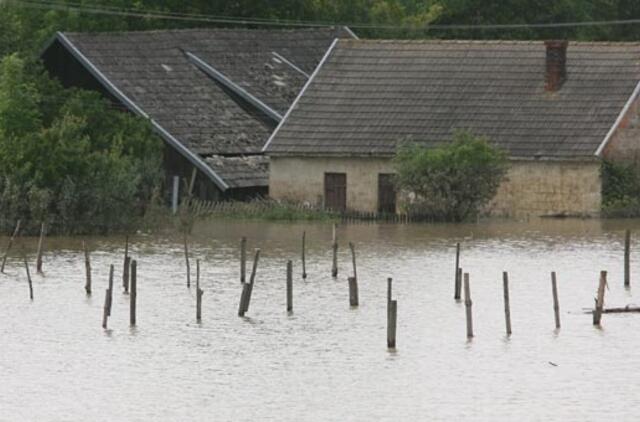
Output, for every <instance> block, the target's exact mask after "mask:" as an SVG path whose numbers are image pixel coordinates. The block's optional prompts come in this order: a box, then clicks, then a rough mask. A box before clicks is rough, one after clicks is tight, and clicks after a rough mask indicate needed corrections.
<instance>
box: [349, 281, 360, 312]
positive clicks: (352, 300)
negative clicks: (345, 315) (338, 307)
mask: <svg viewBox="0 0 640 422" xmlns="http://www.w3.org/2000/svg"><path fill="white" fill-rule="evenodd" d="M348 280H349V305H351V306H352V307H356V306H358V280H357V279H356V278H355V277H349V278H348Z"/></svg>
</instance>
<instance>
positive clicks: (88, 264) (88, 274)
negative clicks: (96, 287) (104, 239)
mask: <svg viewBox="0 0 640 422" xmlns="http://www.w3.org/2000/svg"><path fill="white" fill-rule="evenodd" d="M82 249H83V250H84V270H85V278H86V282H85V285H84V290H85V291H86V292H87V295H89V296H90V295H91V257H90V256H89V249H88V248H87V243H86V242H85V241H84V240H83V241H82Z"/></svg>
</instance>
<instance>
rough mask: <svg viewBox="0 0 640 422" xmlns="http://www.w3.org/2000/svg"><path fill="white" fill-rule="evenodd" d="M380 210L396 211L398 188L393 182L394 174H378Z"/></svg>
mask: <svg viewBox="0 0 640 422" xmlns="http://www.w3.org/2000/svg"><path fill="white" fill-rule="evenodd" d="M378 212H380V213H383V214H395V213H396V188H395V186H394V184H393V174H379V175H378Z"/></svg>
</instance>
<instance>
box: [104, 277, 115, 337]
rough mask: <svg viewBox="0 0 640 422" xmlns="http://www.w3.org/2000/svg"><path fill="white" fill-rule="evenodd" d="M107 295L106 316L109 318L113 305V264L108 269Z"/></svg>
mask: <svg viewBox="0 0 640 422" xmlns="http://www.w3.org/2000/svg"><path fill="white" fill-rule="evenodd" d="M107 293H108V295H109V296H108V297H109V302H108V305H109V307H108V308H107V309H108V312H107V316H111V305H112V304H113V264H111V266H110V267H109V289H107ZM105 328H106V327H105Z"/></svg>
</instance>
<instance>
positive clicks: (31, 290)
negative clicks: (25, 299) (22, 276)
mask: <svg viewBox="0 0 640 422" xmlns="http://www.w3.org/2000/svg"><path fill="white" fill-rule="evenodd" d="M24 269H25V270H26V271H27V281H28V282H29V299H31V300H33V283H32V282H31V274H30V273H29V264H28V263H27V257H26V256H25V257H24Z"/></svg>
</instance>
